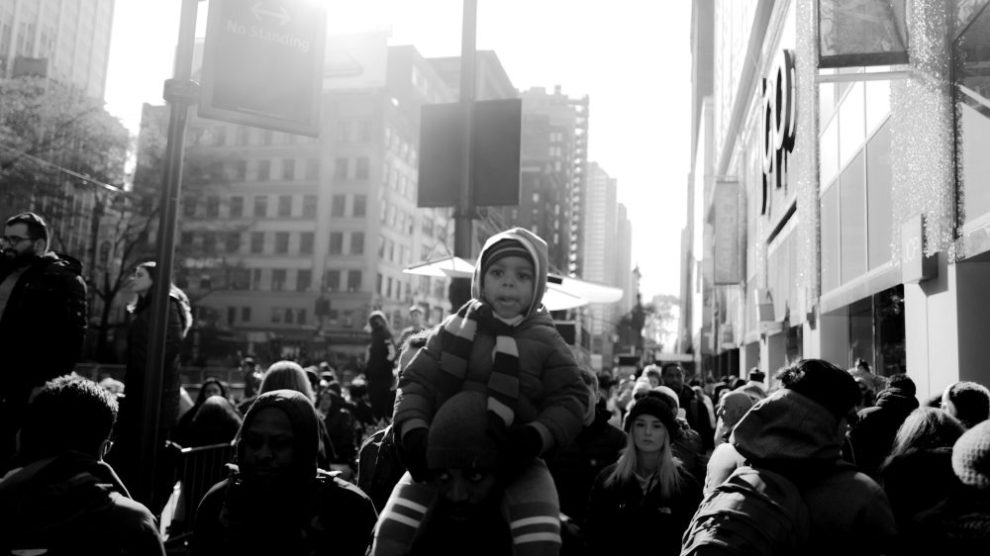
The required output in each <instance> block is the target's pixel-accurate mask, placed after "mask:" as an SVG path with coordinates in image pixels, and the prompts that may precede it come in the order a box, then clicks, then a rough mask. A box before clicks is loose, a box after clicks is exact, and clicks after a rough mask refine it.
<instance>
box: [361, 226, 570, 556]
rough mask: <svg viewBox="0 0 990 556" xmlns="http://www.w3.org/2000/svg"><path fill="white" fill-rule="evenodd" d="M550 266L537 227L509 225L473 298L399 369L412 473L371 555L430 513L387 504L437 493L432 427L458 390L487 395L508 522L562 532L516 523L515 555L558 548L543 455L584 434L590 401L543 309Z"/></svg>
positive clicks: (405, 540) (483, 263)
mask: <svg viewBox="0 0 990 556" xmlns="http://www.w3.org/2000/svg"><path fill="white" fill-rule="evenodd" d="M547 268H548V262H547V244H546V242H545V241H543V239H541V238H540V237H539V236H537V235H536V234H534V233H532V232H530V231H528V230H525V229H523V228H513V229H510V230H506V231H504V232H501V233H499V234H496V235H494V236H492V237H491V238H489V239H488V241H486V242H485V245H484V247H483V248H482V250H481V255H480V257H479V258H478V262H477V264H476V265H475V269H474V278H473V279H472V282H471V294H472V296H473V298H472V299H471V300H470V301H468V302H467V303H465V304H464V306H463V307H460V308H459V309H458V311H457V313H455V314H453V315H451V316H449V317H447V318H446V319H445V320H444V321H443V322H442V323H441V324H440V325H439V326H438V327H437V328H435V329H433V330H432V331H431V332H430V336H429V338H428V339H427V342H426V346H425V347H423V348H422V349H420V350H419V351H418V352H417V353H416V355H415V356H414V357H413V359H412V361H410V363H409V364H408V365H407V366H406V367H405V368H403V370H402V372H401V375H400V377H399V389H398V395H397V399H396V404H395V415H394V422H393V426H394V428H395V433H396V435H397V437H398V446H399V453H400V455H401V456H402V460H403V462H404V463H405V465H406V467H407V469H408V470H409V473H408V474H407V475H406V476H404V477H403V478H402V480H400V481H399V484H398V485H396V488H395V489H393V491H392V496H391V498H390V500H389V502H388V504H386V507H385V509H384V510H383V511H382V515H381V517H380V519H379V524H378V527H377V528H376V536H375V546H374V547H373V549H372V550H373V551H372V553H373V554H376V555H383V554H397V553H402V551H403V550H404V547H407V546H408V545H409V542H410V541H411V540H412V538H413V537H414V536H415V533H416V529H417V528H418V527H419V524H420V523H421V522H422V518H423V516H424V515H425V512H419V513H418V515H415V516H408V515H403V516H401V517H400V516H396V515H393V513H392V512H391V511H390V508H394V507H396V504H399V505H400V506H402V505H404V507H421V508H425V507H426V503H429V500H431V498H432V497H431V496H430V495H429V491H430V490H433V482H432V481H431V479H432V474H431V472H430V469H429V466H428V465H427V458H426V453H427V450H426V447H427V439H428V434H429V431H430V429H431V426H432V423H433V421H434V418H435V416H436V413H437V411H438V410H439V409H441V408H442V407H443V404H444V403H445V402H446V400H449V399H450V398H451V397H453V396H454V395H455V394H457V393H458V392H462V391H477V392H482V393H484V394H486V395H487V401H486V410H487V414H486V419H487V420H488V421H489V422H490V423H491V426H492V431H493V432H492V434H494V435H495V437H496V438H497V442H498V450H499V452H500V461H501V462H502V463H501V465H500V466H499V469H498V470H497V471H498V474H499V475H500V480H501V481H502V482H503V483H504V484H505V485H506V500H507V501H508V505H507V511H508V514H509V516H510V521H511V522H512V523H514V524H520V523H523V524H524V523H544V524H547V525H548V526H550V527H551V528H552V529H555V530H556V532H552V531H546V532H545V534H539V535H536V534H529V532H528V530H527V528H526V527H513V528H512V531H513V535H514V542H513V553H514V554H517V555H522V554H557V553H558V552H559V551H560V535H559V522H558V518H559V513H560V510H559V504H558V498H557V492H556V490H555V489H554V487H553V480H552V479H551V477H550V473H549V471H548V470H547V467H546V464H545V463H544V462H543V460H542V459H540V456H541V455H543V454H545V453H547V452H549V451H551V450H555V449H556V448H559V447H562V446H566V445H567V444H569V443H570V442H571V441H572V440H573V439H574V438H575V437H577V435H578V434H580V432H581V429H582V427H583V422H584V416H585V414H586V413H587V409H588V403H589V401H588V390H587V388H586V387H585V385H584V383H583V382H582V380H581V373H580V370H579V369H578V366H577V363H576V362H575V360H574V357H573V355H572V352H571V348H570V347H569V346H568V345H567V344H566V343H565V342H564V339H563V338H562V337H561V336H560V334H559V333H558V332H557V329H556V327H555V326H554V322H553V319H552V318H551V316H550V313H549V312H548V311H547V310H546V308H545V307H543V294H544V292H545V291H546V283H547ZM389 522H391V523H389Z"/></svg>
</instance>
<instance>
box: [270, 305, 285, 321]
mask: <svg viewBox="0 0 990 556" xmlns="http://www.w3.org/2000/svg"><path fill="white" fill-rule="evenodd" d="M282 312H283V309H282V308H281V307H272V324H282Z"/></svg>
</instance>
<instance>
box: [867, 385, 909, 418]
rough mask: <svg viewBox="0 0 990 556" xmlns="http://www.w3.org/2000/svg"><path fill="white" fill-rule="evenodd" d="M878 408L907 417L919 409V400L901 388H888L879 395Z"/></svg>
mask: <svg viewBox="0 0 990 556" xmlns="http://www.w3.org/2000/svg"><path fill="white" fill-rule="evenodd" d="M876 405H877V407H881V408H883V409H885V410H892V411H897V412H899V413H902V414H904V415H907V414H908V413H911V412H912V411H914V410H915V409H918V399H917V398H915V397H914V396H912V395H910V394H908V393H907V392H905V391H904V390H902V389H900V388H896V387H893V388H887V389H886V390H883V391H881V392H880V393H879V394H878V395H877V401H876Z"/></svg>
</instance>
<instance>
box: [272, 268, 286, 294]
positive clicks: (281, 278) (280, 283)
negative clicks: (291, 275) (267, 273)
mask: <svg viewBox="0 0 990 556" xmlns="http://www.w3.org/2000/svg"><path fill="white" fill-rule="evenodd" d="M284 289H285V269H284V268H276V269H275V270H273V271H272V291H273V292H280V291H283V290H284Z"/></svg>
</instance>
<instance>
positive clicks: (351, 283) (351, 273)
mask: <svg viewBox="0 0 990 556" xmlns="http://www.w3.org/2000/svg"><path fill="white" fill-rule="evenodd" d="M347 291H349V292H356V291H361V271H360V270H348V271H347Z"/></svg>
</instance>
